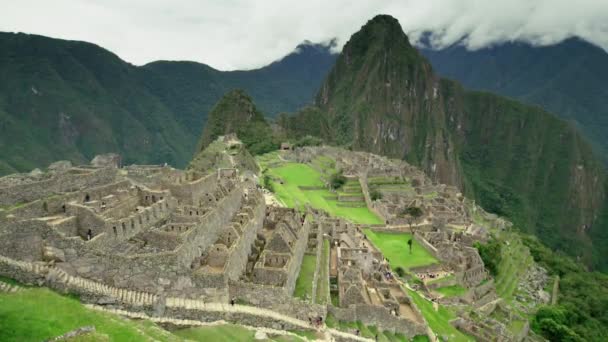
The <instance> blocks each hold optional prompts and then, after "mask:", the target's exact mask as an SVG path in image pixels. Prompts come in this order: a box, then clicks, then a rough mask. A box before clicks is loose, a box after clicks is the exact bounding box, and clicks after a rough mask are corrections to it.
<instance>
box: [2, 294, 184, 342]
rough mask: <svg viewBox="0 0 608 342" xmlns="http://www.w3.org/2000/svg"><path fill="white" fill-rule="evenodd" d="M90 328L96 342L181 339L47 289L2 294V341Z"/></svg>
mask: <svg viewBox="0 0 608 342" xmlns="http://www.w3.org/2000/svg"><path fill="white" fill-rule="evenodd" d="M87 325H94V326H95V329H96V334H97V335H96V337H95V338H93V340H98V338H99V339H101V338H104V339H109V340H111V341H140V340H149V339H154V340H161V341H179V340H180V339H179V338H177V337H176V336H174V335H172V334H170V333H168V332H167V331H165V330H163V329H161V328H159V327H157V326H156V325H154V324H153V323H151V322H149V321H134V320H128V319H125V318H122V317H119V316H116V315H113V314H109V313H105V312H100V311H96V310H91V309H88V308H86V307H84V306H83V305H82V304H80V301H79V300H78V299H76V298H70V297H66V296H62V295H59V294H57V293H55V292H52V291H51V290H49V289H46V288H26V289H24V290H22V291H19V292H16V293H10V294H6V293H0V341H42V340H46V339H49V338H52V337H55V336H59V335H62V334H64V333H66V332H69V331H71V330H74V329H77V328H81V327H83V326H87Z"/></svg>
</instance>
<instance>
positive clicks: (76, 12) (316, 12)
mask: <svg viewBox="0 0 608 342" xmlns="http://www.w3.org/2000/svg"><path fill="white" fill-rule="evenodd" d="M376 14H391V15H393V16H395V17H396V18H397V19H399V21H400V22H401V26H402V27H403V29H404V31H405V32H406V33H408V34H409V35H410V37H413V38H414V39H415V37H416V36H417V35H418V34H420V32H422V31H425V30H432V31H433V32H437V33H438V34H437V35H436V36H435V39H434V43H435V44H437V45H438V46H441V45H446V44H450V43H452V42H454V41H457V40H459V39H460V38H461V37H463V36H465V35H467V36H468V37H469V40H468V44H469V46H470V47H472V48H479V47H482V46H485V45H487V44H491V43H495V42H500V41H505V40H526V41H531V42H534V43H536V44H550V43H553V42H557V41H560V40H562V39H564V38H567V37H569V36H572V35H577V36H580V37H583V38H585V39H587V40H589V41H591V42H593V43H595V44H597V45H599V46H601V47H603V48H604V49H606V50H608V0H415V1H414V0H367V1H357V0H299V1H292V0H284V1H278V0H216V1H211V0H173V1H171V0H39V1H35V0H0V31H14V32H17V31H19V32H27V33H36V34H42V35H46V36H51V37H57V38H64V39H74V40H85V41H89V42H93V43H95V44H98V45H100V46H102V47H104V48H106V49H109V50H111V51H112V52H114V53H116V54H117V55H119V56H120V57H121V58H123V59H124V60H126V61H128V62H131V63H133V64H138V65H141V64H145V63H148V62H151V61H154V60H159V59H167V60H193V61H198V62H201V63H206V64H209V65H211V66H213V67H215V68H218V69H222V70H231V69H250V68H255V67H260V66H263V65H265V64H268V63H269V62H272V61H273V60H276V59H279V58H281V57H282V56H284V55H286V54H288V53H289V52H290V51H292V50H293V49H294V48H295V46H296V45H297V44H298V43H300V42H302V41H304V40H306V39H308V40H311V41H313V42H323V41H328V40H330V39H331V38H334V37H336V38H337V39H338V46H339V47H341V46H342V45H343V44H344V43H345V42H346V41H347V40H348V38H349V37H350V35H351V34H352V33H354V32H355V31H357V30H358V29H359V28H360V27H361V26H362V25H363V24H364V23H365V22H366V21H367V20H368V19H370V18H372V17H373V16H374V15H376Z"/></svg>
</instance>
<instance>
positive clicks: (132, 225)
mask: <svg viewBox="0 0 608 342" xmlns="http://www.w3.org/2000/svg"><path fill="white" fill-rule="evenodd" d="M131 229H135V222H133V220H131Z"/></svg>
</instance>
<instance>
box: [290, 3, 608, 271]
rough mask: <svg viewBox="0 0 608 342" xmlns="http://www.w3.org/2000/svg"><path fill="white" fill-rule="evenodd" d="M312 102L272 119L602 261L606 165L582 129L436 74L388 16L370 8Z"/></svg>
mask: <svg viewBox="0 0 608 342" xmlns="http://www.w3.org/2000/svg"><path fill="white" fill-rule="evenodd" d="M315 103H316V105H317V108H316V109H311V108H309V109H306V110H305V111H303V112H302V113H301V114H296V116H295V117H293V118H287V119H286V118H284V119H283V120H280V122H283V123H284V125H285V127H286V129H287V130H290V131H291V133H290V134H293V135H296V136H303V135H305V134H311V132H309V131H308V130H306V128H303V127H302V125H293V124H290V123H289V122H290V121H292V122H297V121H299V122H301V121H302V120H300V119H298V118H297V116H298V115H304V116H306V117H307V124H309V125H312V126H313V127H323V129H321V130H319V133H318V134H319V135H320V137H321V138H323V139H325V140H326V141H328V142H330V143H335V144H338V145H342V146H348V147H350V148H353V149H356V150H364V151H369V152H372V153H376V154H382V155H387V156H390V157H393V158H403V159H405V160H407V161H409V162H411V163H412V164H414V165H417V166H419V167H421V168H422V169H424V170H425V172H427V174H428V175H429V176H430V177H431V178H432V179H433V180H435V181H438V182H442V183H447V184H451V185H455V186H457V187H459V188H460V189H461V190H462V191H463V192H464V193H466V194H468V195H469V196H471V197H473V198H475V199H476V200H477V201H478V202H479V203H480V204H481V205H482V206H483V207H484V208H486V209H488V210H490V211H491V212H494V213H497V214H500V215H504V216H507V217H509V218H510V219H511V220H513V222H514V223H515V224H516V225H517V226H518V227H520V229H522V230H523V231H526V232H530V233H535V234H537V235H538V236H540V237H541V239H543V241H545V242H546V243H548V244H549V245H550V246H552V247H554V248H556V249H559V250H563V251H568V252H569V253H571V254H573V255H577V256H579V257H582V258H583V259H584V260H586V262H587V263H588V264H590V265H596V267H597V266H600V265H602V264H604V262H603V261H602V259H603V258H602V257H599V255H606V253H607V252H608V248H607V247H606V246H604V245H603V244H599V245H594V244H593V242H592V241H593V240H594V239H595V238H596V237H598V238H600V237H602V236H604V234H605V230H606V229H605V226H604V224H605V223H604V222H602V220H600V219H599V216H600V213H601V212H602V210H603V206H604V202H605V193H604V190H603V189H604V184H605V183H604V182H605V180H606V172H605V169H604V167H603V166H602V163H601V162H600V161H599V159H598V158H597V157H596V156H595V155H594V153H593V151H592V149H591V147H590V145H589V144H588V143H587V142H586V141H585V139H584V138H582V137H581V135H580V133H579V132H578V131H577V130H576V129H575V128H574V127H573V126H571V125H569V124H568V123H567V122H565V121H563V120H561V119H559V118H557V117H555V116H553V115H551V114H549V113H547V112H545V111H543V110H541V109H540V108H538V107H532V106H528V105H523V104H520V103H517V102H515V101H513V100H510V99H507V98H502V97H500V96H496V95H492V94H487V93H482V92H474V91H468V90H466V89H464V88H463V87H462V86H460V85H459V84H458V83H457V82H454V81H451V80H447V79H442V78H440V77H439V76H437V75H436V74H434V72H433V69H432V67H431V65H430V63H429V62H428V61H427V60H426V59H425V58H424V57H423V56H422V55H421V54H420V53H419V52H418V51H417V50H416V49H415V48H414V47H413V46H412V45H411V44H410V43H409V41H408V38H407V36H406V34H405V33H404V32H403V31H402V30H401V27H400V25H399V23H398V22H397V21H396V19H394V18H391V17H389V16H385V15H381V16H377V17H375V18H374V19H372V20H370V21H369V22H367V24H365V25H364V26H363V27H362V28H361V30H360V31H358V32H357V33H355V34H353V35H352V37H351V39H350V40H349V41H348V42H347V43H346V45H345V46H344V48H343V51H342V53H341V54H340V55H339V56H338V59H337V60H336V64H335V65H334V67H333V68H332V69H331V71H330V72H329V74H328V76H327V78H326V79H325V81H324V83H323V84H322V85H321V88H320V90H319V92H318V94H317V96H316V100H315ZM311 113H312V115H311ZM590 246H593V247H594V248H596V250H595V251H594V250H593V249H592V248H589V247H590ZM602 267H605V266H602Z"/></svg>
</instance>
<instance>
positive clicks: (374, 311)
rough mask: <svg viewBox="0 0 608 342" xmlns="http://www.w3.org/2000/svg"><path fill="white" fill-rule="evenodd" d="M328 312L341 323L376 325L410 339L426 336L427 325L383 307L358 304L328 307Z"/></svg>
mask: <svg viewBox="0 0 608 342" xmlns="http://www.w3.org/2000/svg"><path fill="white" fill-rule="evenodd" d="M327 311H328V313H331V314H332V315H333V316H334V317H335V318H336V319H338V320H341V321H348V322H355V321H361V322H362V323H364V324H366V325H374V326H376V327H377V328H378V329H380V330H389V331H392V332H396V333H401V334H404V335H405V336H407V337H410V338H412V337H414V336H416V335H426V326H425V324H420V323H416V322H413V321H410V320H406V319H403V318H400V317H397V316H393V315H391V313H390V312H389V310H388V309H386V308H385V307H383V306H376V305H368V304H357V305H351V306H350V307H349V308H347V309H346V308H337V307H334V306H332V305H328V306H327Z"/></svg>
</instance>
